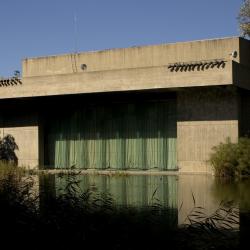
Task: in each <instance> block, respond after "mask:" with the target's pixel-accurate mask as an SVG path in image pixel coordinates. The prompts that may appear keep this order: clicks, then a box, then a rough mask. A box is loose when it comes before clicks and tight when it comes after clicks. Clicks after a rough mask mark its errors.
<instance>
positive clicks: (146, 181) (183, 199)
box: [40, 175, 239, 227]
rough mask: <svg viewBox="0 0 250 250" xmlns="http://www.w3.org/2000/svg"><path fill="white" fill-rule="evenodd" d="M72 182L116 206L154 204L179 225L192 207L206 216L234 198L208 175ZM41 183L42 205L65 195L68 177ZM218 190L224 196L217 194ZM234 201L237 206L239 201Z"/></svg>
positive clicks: (85, 177)
mask: <svg viewBox="0 0 250 250" xmlns="http://www.w3.org/2000/svg"><path fill="white" fill-rule="evenodd" d="M75 180H77V181H80V182H79V186H80V188H81V190H82V191H83V192H84V191H86V190H88V189H90V190H92V191H94V192H97V193H106V194H107V193H108V194H110V195H111V197H112V198H113V199H114V202H115V205H117V206H121V207H136V208H145V207H148V206H152V205H156V204H157V205H160V206H161V207H162V208H168V209H169V212H170V213H171V216H173V217H174V218H175V219H176V218H177V216H178V220H177V221H178V224H179V225H181V224H183V223H187V220H186V218H187V216H188V215H189V214H190V213H191V211H192V209H193V208H194V207H195V206H197V207H198V206H199V207H203V208H204V212H205V213H206V214H207V215H208V216H209V215H212V214H213V213H214V212H215V211H216V210H217V209H218V208H219V206H220V203H221V201H223V200H224V201H230V200H232V199H233V196H232V194H233V193H232V192H231V193H228V194H226V193H227V192H226V190H228V191H230V185H229V186H228V187H227V188H225V187H224V186H223V185H222V186H221V185H219V184H218V183H217V182H215V179H214V178H213V177H211V176H210V175H179V176H155V175H152V176H148V175H140V176H137V175H134V176H133V175H128V176H107V175H78V176H75ZM40 183H41V186H42V189H43V190H44V191H45V193H44V194H43V197H44V198H45V199H44V200H43V202H46V195H47V198H48V197H49V196H50V195H53V196H54V195H59V194H62V193H63V192H65V188H66V185H67V176H66V175H61V176H58V175H48V176H42V178H40ZM231 185H233V184H231ZM221 188H222V189H224V191H223V194H224V195H221V193H220V190H221ZM231 191H232V190H231ZM194 199H195V202H194ZM235 201H236V203H235V206H236V207H237V206H238V201H239V200H236V199H235ZM237 227H238V225H237Z"/></svg>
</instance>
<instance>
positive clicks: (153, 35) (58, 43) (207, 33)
mask: <svg viewBox="0 0 250 250" xmlns="http://www.w3.org/2000/svg"><path fill="white" fill-rule="evenodd" d="M242 2H243V0H154V1H153V0H1V1H0V13H1V14H0V31H1V38H0V58H1V61H0V77H1V76H2V77H9V76H12V75H13V72H14V71H15V70H19V71H21V70H22V69H21V61H22V59H24V58H28V57H38V56H47V55H58V54H65V53H75V52H83V51H93V50H103V49H110V48H123V47H131V46H140V45H152V44H160V43H172V42H181V41H190V40H200V39H210V38H220V37H229V36H239V35H240V31H239V28H238V24H237V16H238V12H239V9H240V6H241V5H242Z"/></svg>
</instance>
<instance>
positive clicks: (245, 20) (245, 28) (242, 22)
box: [238, 0, 250, 37]
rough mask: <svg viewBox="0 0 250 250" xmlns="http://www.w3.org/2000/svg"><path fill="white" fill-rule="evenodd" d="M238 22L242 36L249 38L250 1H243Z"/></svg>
mask: <svg viewBox="0 0 250 250" xmlns="http://www.w3.org/2000/svg"><path fill="white" fill-rule="evenodd" d="M238 21H239V26H240V30H241V32H242V35H243V36H249V37H250V0H244V2H243V4H242V6H241V8H240V12H239V15H238Z"/></svg>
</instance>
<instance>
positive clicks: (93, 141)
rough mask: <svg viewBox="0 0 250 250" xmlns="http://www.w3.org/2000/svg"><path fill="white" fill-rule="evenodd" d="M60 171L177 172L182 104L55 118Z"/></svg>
mask: <svg viewBox="0 0 250 250" xmlns="http://www.w3.org/2000/svg"><path fill="white" fill-rule="evenodd" d="M47 144H48V150H47V152H48V156H47V158H48V162H49V165H51V166H54V167H55V168H69V167H72V166H74V167H76V168H83V169H138V170H139V169H141V170H148V169H158V170H170V169H175V168H176V102H175V100H168V101H165V102H147V103H140V104H138V103H136V104H135V103H131V104H128V103H123V104H113V105H92V106H84V107H82V108H79V109H77V110H72V112H68V113H65V114H63V115H62V114H61V115H55V117H54V119H52V120H51V121H50V123H49V124H48V128H47Z"/></svg>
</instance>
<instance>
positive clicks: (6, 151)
mask: <svg viewBox="0 0 250 250" xmlns="http://www.w3.org/2000/svg"><path fill="white" fill-rule="evenodd" d="M15 150H18V146H17V144H16V142H15V138H14V137H13V136H12V135H6V136H4V137H3V138H2V139H1V138H0V162H4V163H7V164H12V165H15V166H17V164H18V158H17V156H16V154H15Z"/></svg>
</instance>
